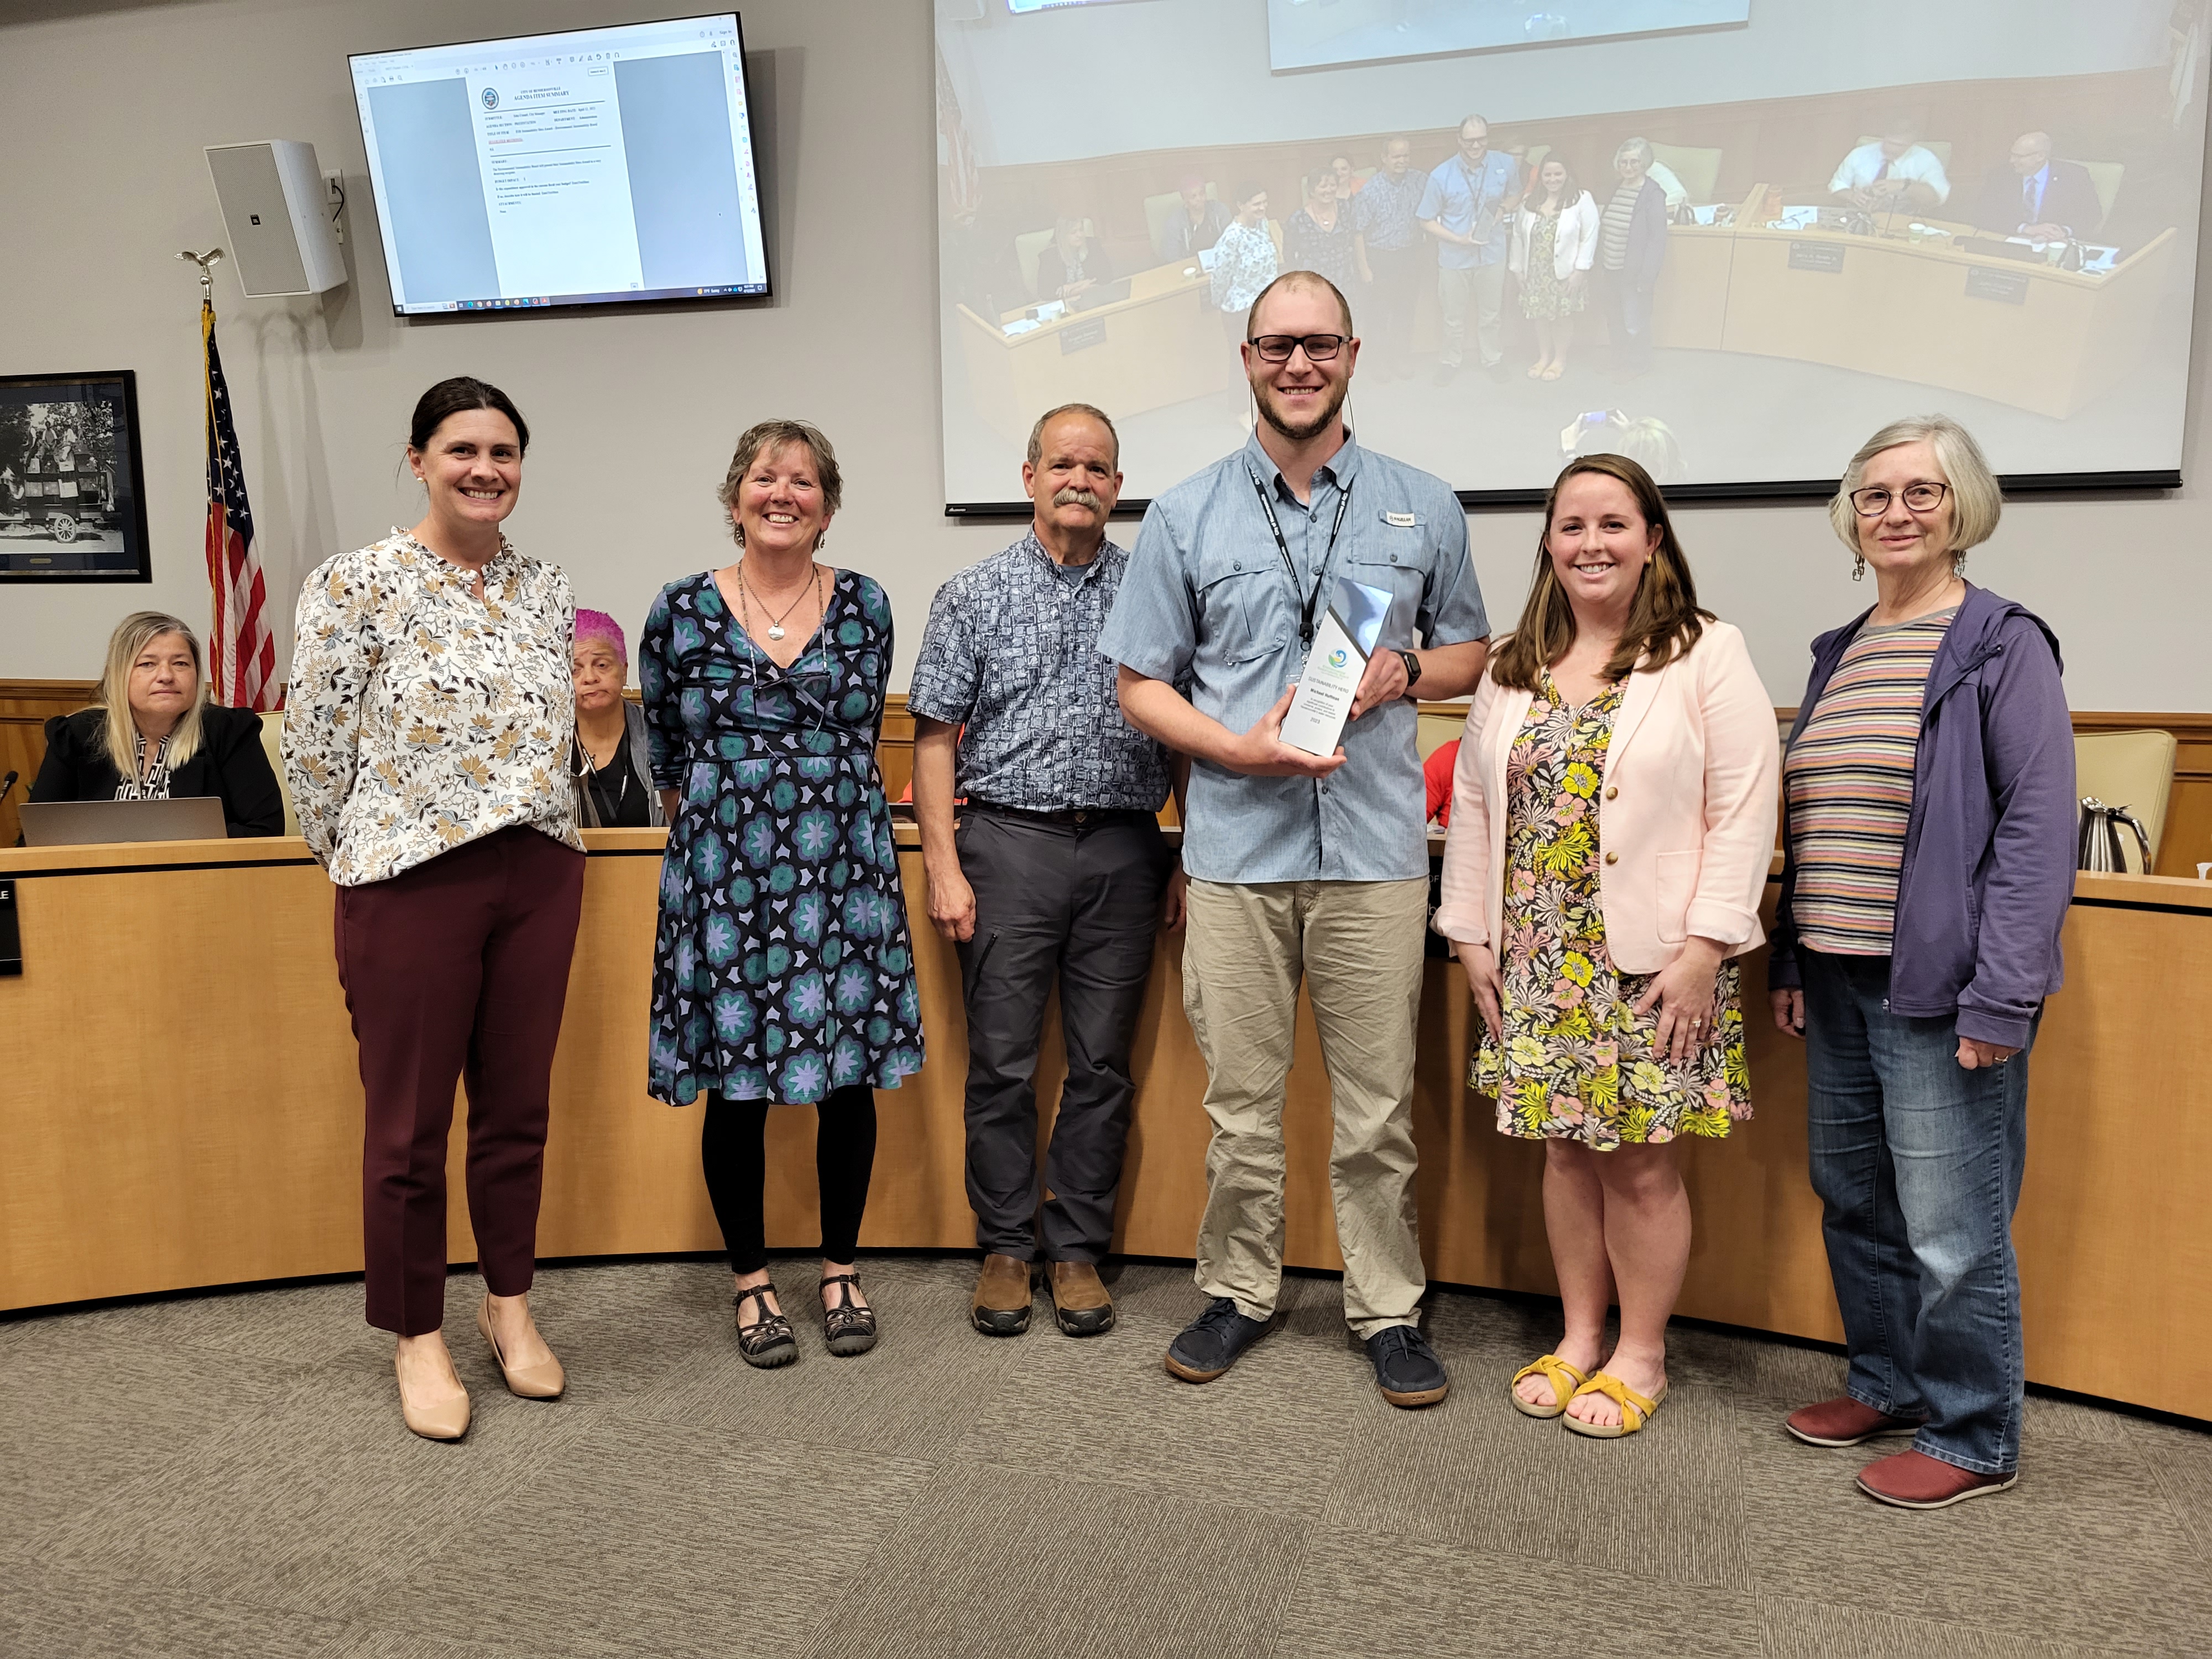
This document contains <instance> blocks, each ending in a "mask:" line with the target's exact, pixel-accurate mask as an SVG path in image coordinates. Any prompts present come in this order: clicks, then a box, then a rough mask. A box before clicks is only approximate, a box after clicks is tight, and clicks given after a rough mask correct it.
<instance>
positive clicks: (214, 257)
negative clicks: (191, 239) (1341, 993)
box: [177, 247, 222, 306]
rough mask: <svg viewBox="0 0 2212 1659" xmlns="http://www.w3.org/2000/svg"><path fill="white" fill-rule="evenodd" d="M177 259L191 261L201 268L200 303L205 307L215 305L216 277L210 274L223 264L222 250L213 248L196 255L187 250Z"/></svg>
mask: <svg viewBox="0 0 2212 1659" xmlns="http://www.w3.org/2000/svg"><path fill="white" fill-rule="evenodd" d="M177 258H179V259H190V260H191V262H192V263H193V264H196V265H197V266H198V267H199V268H200V303H201V304H202V305H204V306H211V305H213V304H214V303H215V277H214V276H213V275H211V274H210V273H212V272H213V271H214V270H215V268H216V265H217V264H219V263H221V261H222V249H221V248H219V247H211V248H210V249H209V250H208V251H207V252H205V253H195V252H192V251H191V249H190V248H186V249H185V251H184V252H181V253H179V255H178V256H177Z"/></svg>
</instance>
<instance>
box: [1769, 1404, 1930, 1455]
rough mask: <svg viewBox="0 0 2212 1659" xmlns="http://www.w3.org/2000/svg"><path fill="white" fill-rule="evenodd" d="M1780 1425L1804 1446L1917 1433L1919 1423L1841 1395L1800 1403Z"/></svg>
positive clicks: (1846, 1443)
mask: <svg viewBox="0 0 2212 1659" xmlns="http://www.w3.org/2000/svg"><path fill="white" fill-rule="evenodd" d="M1782 1426H1783V1427H1784V1428H1785V1429H1787V1430H1789V1431H1790V1433H1791V1434H1793V1435H1795V1436H1796V1437H1797V1438H1798V1439H1800V1440H1802V1441H1803V1442H1804V1443H1806V1444H1807V1445H1808V1446H1856V1445H1857V1444H1858V1443H1860V1442H1861V1441H1864V1440H1875V1439H1879V1438H1881V1437H1882V1436H1884V1435H1891V1434H1917V1433H1918V1432H1919V1430H1920V1425H1918V1424H1917V1423H1915V1422H1911V1421H1910V1420H1909V1419H1905V1418H1902V1417H1891V1416H1889V1415H1887V1413H1882V1412H1878V1411H1876V1410H1875V1408H1874V1407H1871V1406H1867V1405H1862V1404H1861V1403H1860V1402H1859V1401H1856V1400H1854V1399H1852V1398H1851V1397H1850V1395H1844V1397H1843V1398H1842V1399H1840V1400H1823V1401H1821V1402H1820V1404H1819V1405H1817V1406H1804V1407H1799V1408H1798V1409H1797V1410H1796V1411H1794V1412H1792V1413H1790V1415H1789V1416H1787V1417H1785V1418H1784V1419H1782Z"/></svg>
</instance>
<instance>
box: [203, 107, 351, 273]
mask: <svg viewBox="0 0 2212 1659" xmlns="http://www.w3.org/2000/svg"><path fill="white" fill-rule="evenodd" d="M207 159H208V171H209V173H212V174H213V175H214V177H215V194H216V200H217V201H218V202H220V203H221V204H222V223H223V228H224V229H225V230H226V231H228V233H229V241H230V256H231V258H234V259H235V260H236V261H237V262H238V277H239V281H240V283H242V284H243V285H244V287H245V289H246V293H247V294H249V295H252V296H253V297H255V298H257V299H258V298H261V297H264V296H266V295H279V294H320V293H321V292H322V291H323V290H324V289H331V288H336V287H337V286H338V284H339V283H343V282H344V281H345V279H346V273H345V258H344V256H343V254H342V253H340V252H338V237H337V226H336V225H335V224H334V223H333V222H332V221H331V210H330V207H329V205H328V204H327V200H326V197H327V191H325V187H324V185H323V175H322V174H321V173H319V171H318V170H317V169H316V167H315V147H314V146H313V144H306V143H301V142H300V141H299V140H297V139H295V138H273V139H270V140H268V141H266V142H264V143H258V144H211V145H210V146H209V147H208V153H207Z"/></svg>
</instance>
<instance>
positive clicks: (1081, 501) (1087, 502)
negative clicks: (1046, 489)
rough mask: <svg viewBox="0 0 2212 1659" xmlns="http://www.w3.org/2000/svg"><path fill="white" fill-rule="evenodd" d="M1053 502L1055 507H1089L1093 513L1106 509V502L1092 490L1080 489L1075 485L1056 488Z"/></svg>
mask: <svg viewBox="0 0 2212 1659" xmlns="http://www.w3.org/2000/svg"><path fill="white" fill-rule="evenodd" d="M1052 504H1053V505H1054V507H1089V508H1090V509H1091V511H1092V512H1093V513H1103V512H1104V511H1105V510H1106V503H1105V502H1103V501H1100V500H1099V499H1098V497H1097V496H1096V495H1093V494H1091V491H1089V490H1087V489H1075V488H1073V486H1070V487H1068V488H1066V489H1057V490H1054V492H1053V497H1052Z"/></svg>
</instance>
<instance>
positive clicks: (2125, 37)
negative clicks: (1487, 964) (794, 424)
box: [938, 0, 2207, 504]
mask: <svg viewBox="0 0 2212 1659" xmlns="http://www.w3.org/2000/svg"><path fill="white" fill-rule="evenodd" d="M2206 4H2207V0H2180V3H2176V0H2109V3H2106V4H2105V5H2100V6H2098V7H2094V8H2086V7H2081V6H2079V5H2077V4H2072V3H2069V0H1957V3H1953V4H1950V5H1948V6H1945V7H1942V8H1940V9H1935V10H1934V12H1933V13H1932V14H1931V10H1930V9H1929V8H1927V7H1925V6H1924V5H1919V4H1915V3H1906V0H1863V3H1861V4H1858V5H1857V6H1854V7H1851V8H1848V9H1844V8H1828V7H1809V6H1778V5H1774V4H1765V5H1759V6H1755V7H1754V6H1750V5H1747V4H1745V3H1742V0H1644V3H1638V0H1624V3H1612V4H1595V3H1593V4H1589V5H1582V6H1576V5H1572V4H1569V3H1565V0H1554V3H1553V4H1552V5H1551V6H1549V7H1546V8H1539V9H1538V11H1537V12H1536V13H1535V14H1533V15H1532V14H1531V13H1530V11H1529V9H1528V5H1527V4H1526V3H1523V4H1522V5H1519V6H1515V7H1504V6H1494V5H1489V4H1477V5H1464V6H1460V5H1455V6H1442V5H1432V4H1429V3H1426V0H1333V3H1320V4H1309V3H1304V0H1266V3H1265V4H1264V5H1260V4H1252V5H1226V4H1220V3H1215V0H1151V3H1148V4H1145V5H1108V6H1086V7H1080V8H1074V7H1071V8H1064V9H1052V10H1048V11H1043V12H1037V13H1034V14H1019V13H1015V12H1011V11H1003V10H999V9H994V8H992V7H989V6H985V7H982V8H981V9H980V10H981V15H951V14H952V13H953V11H954V10H956V9H954V8H940V12H939V30H938V44H939V78H938V103H939V108H938V125H939V139H940V143H939V160H940V167H939V178H940V198H939V210H940V227H941V251H942V266H941V271H940V279H941V292H942V298H943V302H944V303H943V310H942V319H941V320H942V327H943V331H944V368H945V487H946V500H947V501H948V502H949V503H953V504H963V503H985V502H992V501H1003V500H1005V499H1006V497H1007V496H1008V495H1010V494H1011V493H1012V492H1011V491H1010V490H1009V489H1008V480H1009V478H1010V477H1012V474H1013V472H1014V471H1016V470H1017V469H1018V465H1019V444H1020V441H1021V440H1022V439H1023V438H1024V436H1025V435H1026V434H1027V432H1028V429H1029V425H1030V422H1031V421H1032V420H1034V419H1035V417H1036V415H1037V414H1038V413H1039V412H1041V411H1042V410H1045V409H1048V408H1050V407H1053V406H1054V405H1055V404H1061V403H1066V402H1070V401H1084V402H1091V403H1096V404H1099V405H1100V406H1101V407H1103V408H1106V409H1108V410H1110V411H1112V413H1113V414H1114V415H1115V417H1116V419H1117V420H1118V421H1120V422H1121V430H1122V435H1123V441H1124V465H1125V469H1126V471H1127V474H1128V483H1127V489H1126V491H1125V498H1127V497H1143V496H1148V495H1152V494H1154V493H1156V492H1157V491H1158V490H1159V489H1164V487H1165V486H1166V485H1168V484H1170V483H1173V482H1175V481H1176V479H1177V478H1180V477H1183V476H1185V475H1186V474H1188V472H1190V471H1194V470H1195V469H1196V468H1197V467H1198V466H1200V465H1204V464H1205V463H1206V462H1207V461H1209V460H1211V459H1215V458H1216V457H1218V455H1219V454H1220V453H1222V452H1223V450H1224V449H1225V448H1228V447H1233V445H1234V444H1235V443H1236V442H1237V441H1241V438H1242V435H1243V432H1245V431H1246V430H1249V421H1250V412H1249V410H1250V405H1249V395H1248V392H1247V388H1246V386H1245V381H1244V378H1243V370H1242V368H1241V367H1240V365H1239V362H1238V360H1237V342H1238V341H1240V340H1241V339H1242V338H1243V333H1244V325H1245V313H1246V312H1247V311H1248V310H1249V307H1250V305H1251V303H1252V300H1253V297H1254V296H1255V295H1257V294H1258V292H1259V291H1260V290H1261V289H1262V288H1263V287H1265V286H1266V284H1267V283H1268V282H1269V281H1271V280H1272V279H1273V277H1274V276H1276V275H1277V274H1279V272H1281V271H1284V270H1314V271H1318V272H1320V273H1321V274H1322V275H1323V276H1327V277H1328V278H1329V280H1330V281H1332V282H1333V283H1335V284H1336V285H1337V286H1338V287H1339V288H1340V289H1341V290H1342V291H1343V292H1344V294H1345V295H1346V299H1347V301H1349V303H1350V306H1351V308H1352V313H1353V325H1354V332H1355V333H1356V334H1357V336H1358V338H1359V340H1360V342H1361V344H1360V348H1359V356H1358V365H1357V368H1356V372H1355V375H1354V380H1353V383H1352V404H1351V414H1352V420H1353V422H1354V425H1355V427H1356V428H1358V430H1359V432H1360V435H1361V437H1362V439H1363V441H1367V442H1370V443H1371V444H1374V445H1376V446H1377V447H1382V448H1383V449H1385V450H1387V451H1389V452H1390V453H1395V454H1397V455H1401V456H1402V457H1404V458H1405V459H1407V460H1409V461H1413V462H1414V463H1415V464H1417V465H1421V466H1423V467H1425V468H1427V469H1429V470H1431V471H1434V472H1436V473H1437V474H1439V475H1440V476H1442V477H1444V478H1446V479H1447V480H1449V482H1450V483H1452V484H1453V485H1454V486H1455V488H1457V489H1461V490H1462V491H1465V492H1471V493H1477V494H1480V493H1482V492H1490V491H1521V490H1528V489H1538V488H1541V486H1542V485H1543V484H1544V483H1547V482H1548V480H1549V479H1550V477H1551V476H1552V474H1553V472H1555V471H1557V469H1558V466H1559V462H1560V459H1561V456H1562V454H1563V453H1576V452H1577V450H1583V451H1587V450H1589V449H1592V448H1605V449H1613V450H1619V451H1625V452H1626V453H1633V454H1635V455H1637V457H1638V459H1641V460H1643V461H1644V463H1645V465H1648V466H1649V467H1650V468H1651V470H1652V471H1653V472H1654V473H1655V475H1656V476H1658V477H1661V478H1662V481H1664V482H1668V483H1676V484H1712V485H1752V486H1758V485H1763V484H1777V483H1791V482H1796V481H1801V480H1814V479H1820V478H1825V477H1832V475H1833V473H1834V471H1835V469H1836V466H1837V465H1838V458H1839V457H1840V456H1841V455H1844V454H1847V453H1849V452H1850V448H1851V447H1852V445H1853V444H1854V443H1856V441H1857V439H1858V438H1859V437H1860V436H1863V434H1864V433H1865V432H1866V431H1867V430H1869V429H1870V428H1872V427H1874V426H1877V425H1880V424H1881V423H1882V422H1886V421H1888V420H1890V419H1893V418H1895V417H1897V416H1900V415H1903V414H1907V413H1915V412H1922V411H1923V410H1929V409H1938V408H1940V409H1942V410H1944V411H1946V412H1948V413H1950V414H1953V415H1954V416H1957V417H1959V418H1960V419H1961V420H1964V421H1966V422H1967V423H1968V424H1969V425H1970V426H1971V427H1972V428H1973V429H1974V430H1975V431H1976V432H1977V434H1978V435H1980V436H1981V438H1982V439H1983V441H1984V443H1985V444H1986V445H1987V446H1988V447H1989V448H1990V452H1991V455H1992V459H1993V460H1995V462H1996V465H1998V467H1999V469H2000V470H2001V471H2004V472H2006V473H2008V474H2013V475H2029V474H2036V475H2048V474H2085V473H2136V472H2153V471H2163V470H2166V469H2171V468H2173V467H2175V466H2178V465H2179V459H2180V446H2181V438H2182V422H2183V416H2184V410H2185V402H2186V366H2187V361H2188V343H2189V327H2190V318H2191V295H2192V293H2193V289H2194V282H2195V275H2196V249H2197V213H2198V199H2199V191H2200V185H2201V173H2202V167H2203V149H2204V136H2205V127H2204V122H2205V115H2204V95H2203V84H2204V73H2203V60H2204V55H2205V46H2206V40H2205V34H2206V30H2205V23H2204V19H2203V12H2204V10H2205V9H2206ZM961 10H965V9H961ZM1509 14H1511V17H1509ZM1515 18H1517V19H1518V21H1517V22H1514V23H1513V27H1512V29H1511V30H1510V31H1507V29H1506V24H1507V23H1508V22H1509V21H1513V19H1515ZM1554 18H1556V20H1557V21H1559V22H1560V23H1561V24H1562V25H1564V27H1562V28H1560V29H1559V30H1557V31H1554V30H1553V27H1552V24H1551V22H1550V21H1546V20H1547V19H1554ZM1532 21H1534V22H1542V23H1543V24H1544V27H1542V28H1541V29H1535V30H1534V31H1533V32H1532V31H1531V29H1529V28H1528V27H1522V26H1523V25H1528V24H1530V23H1531V22H1532ZM1620 31H1636V33H1626V34H1625V35H1624V36H1622V37H1621V38H1594V37H1597V36H1600V35H1611V34H1615V33H1618V32H1620ZM1508 37H1510V38H1508ZM1494 46H1512V47H1513V48H1514V49H1513V50H1510V51H1495V50H1485V48H1488V47H1494ZM1685 94H1694V95H1695V96H1696V97H1697V98H1698V100H1699V101H1694V102H1685V101H1681V100H1683V98H1684V95H1685Z"/></svg>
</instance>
